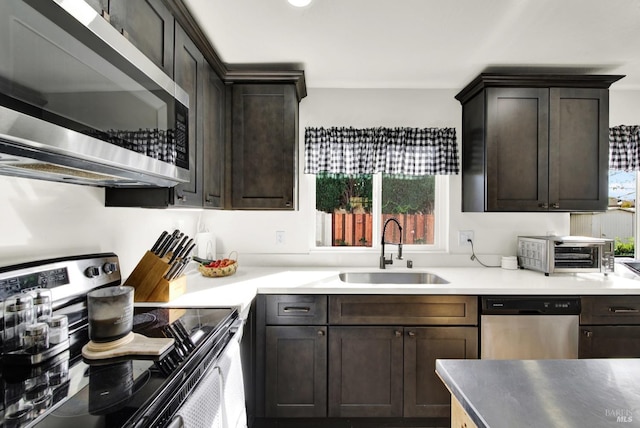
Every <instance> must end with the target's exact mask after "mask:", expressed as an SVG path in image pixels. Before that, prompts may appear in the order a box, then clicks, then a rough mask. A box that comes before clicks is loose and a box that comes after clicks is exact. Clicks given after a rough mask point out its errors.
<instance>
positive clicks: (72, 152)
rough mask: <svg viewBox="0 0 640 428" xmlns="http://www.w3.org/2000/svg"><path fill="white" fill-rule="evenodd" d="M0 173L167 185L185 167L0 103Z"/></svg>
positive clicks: (184, 174) (182, 177) (182, 175)
mask: <svg viewBox="0 0 640 428" xmlns="http://www.w3.org/2000/svg"><path fill="white" fill-rule="evenodd" d="M0 175H8V176H16V177H24V178H34V179H39V180H47V181H59V182H63V183H73V184H83V185H90V186H99V187H138V186H160V187H173V186H175V185H176V184H177V183H179V182H183V181H188V170H184V169H182V168H179V167H177V166H175V165H170V164H168V163H166V162H161V161H159V160H157V159H153V158H150V157H148V156H145V155H142V154H139V153H135V152H133V151H131V150H128V149H125V148H122V147H118V146H115V145H113V144H110V143H107V142H105V141H102V140H99V139H97V138H93V137H90V136H88V135H84V134H81V133H79V132H76V131H73V130H70V129H66V128H63V127H61V126H57V125H54V124H51V123H48V122H46V121H43V120H39V119H36V118H34V117H31V116H29V115H26V114H23V113H20V112H17V111H14V110H10V109H8V108H6V107H0Z"/></svg>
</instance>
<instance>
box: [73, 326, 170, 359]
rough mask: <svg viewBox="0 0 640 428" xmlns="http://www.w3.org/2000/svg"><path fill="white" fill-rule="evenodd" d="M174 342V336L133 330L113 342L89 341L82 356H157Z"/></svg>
mask: <svg viewBox="0 0 640 428" xmlns="http://www.w3.org/2000/svg"><path fill="white" fill-rule="evenodd" d="M173 342H174V339H172V338H164V337H146V336H143V335H142V334H138V333H133V332H132V333H129V334H128V335H126V336H125V337H123V338H121V339H118V340H114V341H113V342H106V343H97V342H89V343H87V344H86V345H84V346H83V347H82V356H83V357H85V358H87V359H89V360H103V359H107V358H115V357H122V356H126V355H141V356H149V357H155V356H160V355H162V354H163V353H165V352H166V351H167V350H169V348H171V347H172V346H173Z"/></svg>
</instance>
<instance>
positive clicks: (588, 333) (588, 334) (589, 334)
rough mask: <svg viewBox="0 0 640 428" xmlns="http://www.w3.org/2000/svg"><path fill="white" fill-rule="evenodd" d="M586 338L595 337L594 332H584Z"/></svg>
mask: <svg viewBox="0 0 640 428" xmlns="http://www.w3.org/2000/svg"><path fill="white" fill-rule="evenodd" d="M584 336H585V337H591V336H593V332H592V331H591V330H585V331H584Z"/></svg>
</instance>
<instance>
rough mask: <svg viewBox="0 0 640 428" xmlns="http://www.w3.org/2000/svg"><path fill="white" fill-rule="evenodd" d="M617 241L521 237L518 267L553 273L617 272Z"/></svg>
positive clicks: (570, 237)
mask: <svg viewBox="0 0 640 428" xmlns="http://www.w3.org/2000/svg"><path fill="white" fill-rule="evenodd" d="M614 263H615V260H614V240H613V239H605V238H590V237H586V236H519V237H518V266H519V267H520V268H522V269H531V270H536V271H540V272H544V274H545V275H550V274H552V273H568V272H573V273H575V272H585V273H588V272H602V273H604V274H606V273H608V272H613V269H614Z"/></svg>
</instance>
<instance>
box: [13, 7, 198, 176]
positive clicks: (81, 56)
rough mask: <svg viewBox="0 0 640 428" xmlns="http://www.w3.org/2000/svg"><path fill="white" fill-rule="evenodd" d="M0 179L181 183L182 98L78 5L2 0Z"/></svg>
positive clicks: (184, 171) (185, 161) (185, 169)
mask: <svg viewBox="0 0 640 428" xmlns="http://www.w3.org/2000/svg"><path fill="white" fill-rule="evenodd" d="M0 58H2V59H1V60H0V174H2V175H12V176H20V177H29V178H38V179H44V180H51V181H61V182H67V183H75V184H88V185H94V186H99V187H117V186H127V187H132V186H133V187H136V186H149V185H154V186H163V187H171V186H174V185H176V184H178V183H181V182H187V181H188V180H189V147H188V141H189V139H188V133H189V129H188V123H189V120H188V115H189V111H188V105H189V97H188V95H187V93H186V92H185V91H184V90H182V89H181V88H180V87H178V86H177V85H176V84H175V82H174V81H173V80H172V79H171V78H170V77H169V76H167V75H166V74H165V73H164V72H163V71H162V70H161V69H160V68H159V67H158V66H156V65H155V64H154V63H153V62H152V61H151V60H150V59H149V58H147V57H146V56H145V55H144V54H142V52H140V50H138V49H137V48H136V47H135V46H134V45H133V44H132V43H131V42H129V41H128V40H127V39H126V38H125V37H123V36H122V35H121V34H120V33H119V32H118V31H117V30H116V29H115V28H114V27H112V26H111V25H110V24H109V23H108V22H107V21H106V20H105V19H103V18H102V17H101V16H100V15H98V13H97V12H96V11H95V10H94V9H93V8H92V7H91V6H89V5H88V4H87V3H85V2H84V1H83V0H11V1H0Z"/></svg>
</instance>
